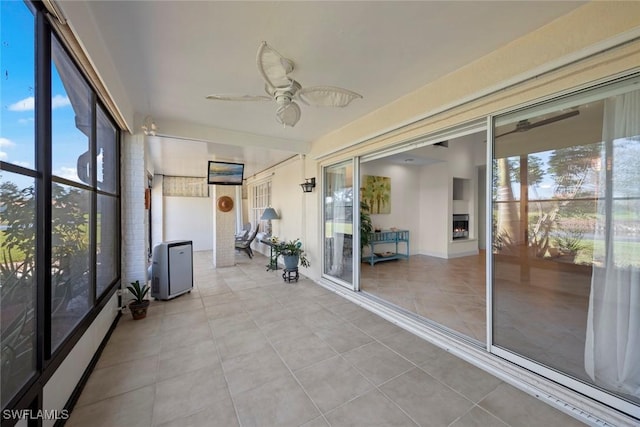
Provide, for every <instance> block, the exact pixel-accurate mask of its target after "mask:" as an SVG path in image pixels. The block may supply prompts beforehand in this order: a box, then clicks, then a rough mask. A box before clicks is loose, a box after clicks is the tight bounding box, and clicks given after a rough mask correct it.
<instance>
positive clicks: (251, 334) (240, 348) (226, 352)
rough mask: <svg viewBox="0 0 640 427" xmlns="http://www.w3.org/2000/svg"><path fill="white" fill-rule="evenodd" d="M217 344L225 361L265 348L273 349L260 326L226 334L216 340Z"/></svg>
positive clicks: (221, 358)
mask: <svg viewBox="0 0 640 427" xmlns="http://www.w3.org/2000/svg"><path fill="white" fill-rule="evenodd" d="M216 345H217V346H218V352H219V354H220V360H222V361H223V362H224V361H225V360H229V359H232V358H234V357H238V356H242V355H245V354H249V353H253V352H256V351H261V350H263V349H268V350H271V345H270V344H269V341H267V338H266V337H265V336H264V334H263V333H262V331H260V330H259V329H258V328H255V329H254V328H252V329H245V330H243V331H239V332H236V333H233V334H229V335H225V336H223V337H221V338H219V339H217V340H216Z"/></svg>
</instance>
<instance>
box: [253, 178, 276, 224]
mask: <svg viewBox="0 0 640 427" xmlns="http://www.w3.org/2000/svg"><path fill="white" fill-rule="evenodd" d="M269 206H271V180H269V181H265V182H261V183H259V184H256V185H254V186H253V188H252V206H251V218H249V220H250V221H251V224H252V226H254V227H257V226H258V224H260V223H262V231H265V230H266V227H267V221H261V220H260V217H262V213H263V212H264V210H265V209H266V208H268V207H269Z"/></svg>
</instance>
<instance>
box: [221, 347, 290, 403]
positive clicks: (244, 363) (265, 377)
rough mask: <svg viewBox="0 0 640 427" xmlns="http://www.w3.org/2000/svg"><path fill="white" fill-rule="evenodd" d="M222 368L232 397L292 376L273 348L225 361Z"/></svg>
mask: <svg viewBox="0 0 640 427" xmlns="http://www.w3.org/2000/svg"><path fill="white" fill-rule="evenodd" d="M222 368H223V370H224V373H225V376H226V378H227V383H228V384H229V392H230V393H231V395H232V396H235V395H237V394H239V393H242V392H243V391H246V390H250V389H252V388H255V387H258V386H260V385H262V384H264V383H266V382H269V381H272V380H274V379H276V378H280V377H284V376H287V375H290V374H291V372H290V371H289V369H288V368H287V367H286V366H285V364H284V363H283V362H282V359H280V357H279V356H278V355H277V354H276V352H275V351H274V350H273V349H272V348H271V347H268V348H264V349H261V350H259V351H256V352H254V353H249V354H244V355H242V356H238V357H235V358H232V359H229V360H225V361H223V362H222Z"/></svg>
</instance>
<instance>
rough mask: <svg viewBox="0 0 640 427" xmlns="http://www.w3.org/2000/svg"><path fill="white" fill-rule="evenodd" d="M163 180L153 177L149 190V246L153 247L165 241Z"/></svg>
mask: <svg viewBox="0 0 640 427" xmlns="http://www.w3.org/2000/svg"><path fill="white" fill-rule="evenodd" d="M163 178H164V177H163V176H162V175H154V176H153V187H152V188H151V246H153V247H155V246H156V245H158V244H160V243H162V242H164V240H165V239H164V196H163V195H162V188H163ZM152 249H153V248H152Z"/></svg>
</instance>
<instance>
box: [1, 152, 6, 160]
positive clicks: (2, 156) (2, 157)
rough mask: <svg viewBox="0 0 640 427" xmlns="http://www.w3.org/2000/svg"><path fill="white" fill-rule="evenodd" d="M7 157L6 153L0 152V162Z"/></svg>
mask: <svg viewBox="0 0 640 427" xmlns="http://www.w3.org/2000/svg"><path fill="white" fill-rule="evenodd" d="M7 157H8V155H7V153H5V152H4V151H0V160H6V159H7Z"/></svg>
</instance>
